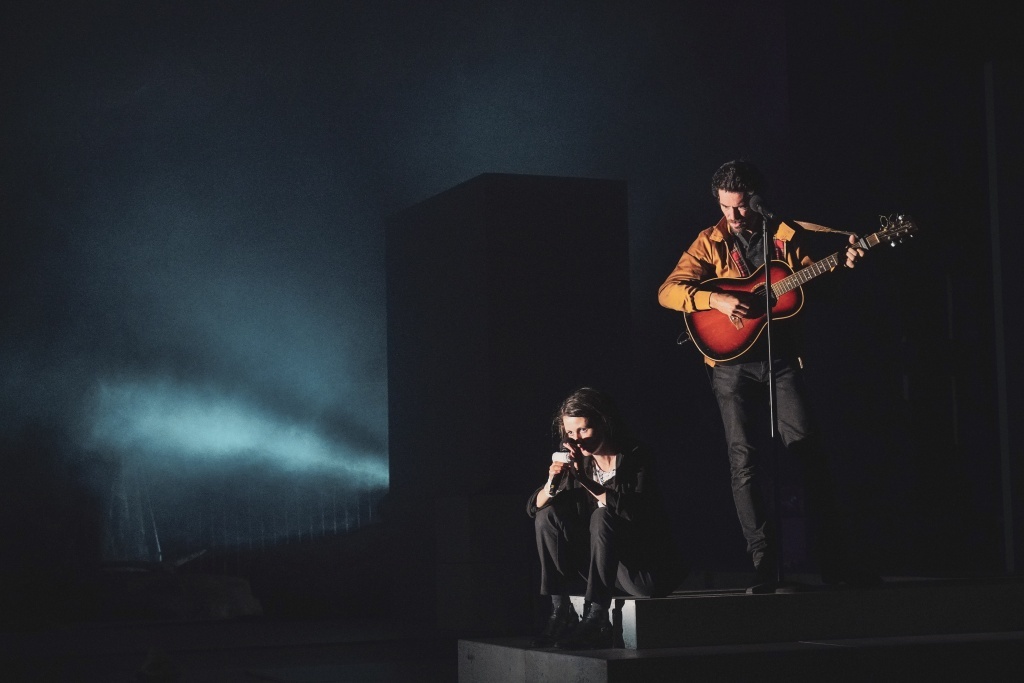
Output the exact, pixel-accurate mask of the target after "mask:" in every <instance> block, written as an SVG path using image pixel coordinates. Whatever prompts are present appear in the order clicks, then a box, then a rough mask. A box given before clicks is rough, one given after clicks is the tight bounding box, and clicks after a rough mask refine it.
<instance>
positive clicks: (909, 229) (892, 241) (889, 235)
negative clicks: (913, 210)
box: [872, 214, 917, 247]
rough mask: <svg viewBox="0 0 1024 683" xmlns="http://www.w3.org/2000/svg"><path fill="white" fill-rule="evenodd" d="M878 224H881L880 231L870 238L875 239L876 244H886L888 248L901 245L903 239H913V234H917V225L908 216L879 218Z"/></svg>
mask: <svg viewBox="0 0 1024 683" xmlns="http://www.w3.org/2000/svg"><path fill="white" fill-rule="evenodd" d="M878 220H879V222H880V223H881V224H882V229H881V230H879V231H878V232H876V233H875V234H874V235H872V237H874V238H877V242H878V243H880V242H888V244H889V246H891V247H895V246H896V245H897V244H901V243H902V242H903V240H904V239H906V238H908V237H913V235H914V233H915V232H917V224H916V223H914V220H913V219H912V218H911V217H910V216H905V215H903V214H896V215H894V216H879V217H878Z"/></svg>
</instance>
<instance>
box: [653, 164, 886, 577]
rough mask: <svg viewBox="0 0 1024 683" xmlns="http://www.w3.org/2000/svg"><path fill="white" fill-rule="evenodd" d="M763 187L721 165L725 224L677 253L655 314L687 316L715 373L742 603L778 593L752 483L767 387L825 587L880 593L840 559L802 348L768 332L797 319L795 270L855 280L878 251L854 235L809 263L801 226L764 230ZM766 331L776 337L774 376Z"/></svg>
mask: <svg viewBox="0 0 1024 683" xmlns="http://www.w3.org/2000/svg"><path fill="white" fill-rule="evenodd" d="M763 187H764V179H763V176H762V175H761V173H760V172H759V171H758V169H757V168H756V167H754V166H753V165H752V164H750V163H749V162H746V161H742V160H738V161H730V162H727V163H725V164H723V165H722V166H721V167H720V168H719V169H718V170H717V171H716V172H715V174H714V176H713V177H712V181H711V189H712V194H713V195H714V197H715V199H716V200H717V202H718V205H719V208H720V209H721V211H722V219H721V220H719V221H718V223H717V224H716V225H714V226H712V227H710V228H707V229H706V230H703V231H702V232H700V234H698V235H697V238H696V239H695V240H694V242H693V244H692V245H691V246H690V247H689V249H687V250H686V252H684V253H683V255H682V257H681V258H680V259H679V262H678V263H677V264H676V267H675V269H674V270H673V271H672V273H671V274H670V275H669V276H668V278H667V279H666V280H665V282H664V283H663V284H662V285H661V287H659V289H658V302H659V303H660V304H661V305H662V306H664V307H665V308H670V309H673V310H677V311H682V312H683V313H684V314H686V315H685V316H684V318H685V319H686V323H687V329H688V331H689V334H690V338H691V339H692V340H693V341H694V343H695V345H696V346H697V348H698V349H699V350H700V351H701V353H702V354H703V355H704V360H705V363H706V364H707V367H708V372H709V373H710V379H711V386H712V390H713V392H714V394H715V397H716V399H717V400H718V406H719V409H720V411H721V414H722V421H723V423H724V426H725V439H726V442H727V446H728V455H729V466H730V472H731V478H732V493H733V501H734V503H735V505H736V513H737V516H738V517H739V522H740V527H741V528H742V530H743V536H744V538H745V539H746V542H747V552H748V553H749V554H750V556H751V559H752V560H753V563H754V568H755V572H756V577H757V579H756V582H755V585H753V586H751V587H750V588H749V589H748V590H747V592H749V593H768V592H774V591H775V590H776V588H777V587H778V583H777V581H778V577H779V572H778V567H779V565H778V561H779V559H780V558H779V556H778V554H779V544H778V539H777V538H776V536H775V530H774V529H773V525H772V521H771V515H770V513H769V511H767V510H766V509H765V505H764V502H763V497H762V495H761V490H760V486H761V481H760V478H759V476H758V467H759V464H760V463H759V459H760V456H759V453H758V445H759V444H761V443H763V442H764V441H765V438H764V432H766V431H767V430H768V422H767V421H766V420H764V419H760V418H762V417H763V416H764V415H765V414H766V413H765V411H766V410H767V408H768V406H769V405H770V404H769V400H770V399H769V395H768V387H769V379H771V382H772V383H773V384H774V390H775V401H774V406H775V414H776V417H777V419H776V424H777V428H778V431H777V433H778V435H779V436H780V437H781V440H782V443H783V444H784V445H785V447H786V451H787V452H788V454H789V455H790V456H792V457H796V458H797V459H798V461H799V464H800V466H801V468H802V470H803V480H804V489H805V498H806V502H807V513H808V522H809V524H810V528H809V531H810V537H811V542H812V547H813V548H814V550H815V554H816V555H817V560H818V565H819V569H820V571H821V575H822V581H823V583H825V584H829V585H836V584H840V583H845V584H856V585H863V584H871V583H876V582H877V580H878V579H877V577H870V576H867V575H865V574H863V573H861V572H855V571H854V570H853V569H852V567H851V566H850V565H849V563H848V561H847V558H845V557H844V556H843V543H842V537H841V531H840V524H839V520H838V516H837V513H836V508H835V500H834V496H833V491H832V488H833V487H832V481H831V478H830V475H829V473H828V469H827V464H826V461H825V457H824V453H823V452H822V450H821V448H820V446H819V436H818V434H817V433H816V428H815V425H814V423H813V420H812V418H811V415H810V413H809V411H808V407H807V398H806V394H805V388H804V385H803V379H802V377H801V361H800V356H799V349H798V347H797V339H796V337H795V335H793V334H792V332H793V330H792V329H787V327H786V326H785V325H779V326H776V325H775V322H774V321H775V320H776V319H782V318H785V317H790V316H792V315H795V313H796V312H797V311H798V310H799V308H800V307H801V305H802V303H803V299H802V293H801V291H800V289H799V287H798V286H797V284H799V281H800V277H801V271H802V270H804V269H808V270H807V271H806V272H807V273H808V276H807V277H813V276H814V275H816V274H817V273H818V272H827V271H830V270H832V269H834V268H836V267H847V268H853V267H854V265H855V264H856V263H857V260H858V259H859V258H861V257H862V256H864V253H865V249H866V248H869V247H870V246H873V245H872V244H866V243H865V241H864V240H860V241H857V240H855V237H854V236H853V235H851V236H850V238H849V242H850V243H849V245H848V246H847V248H846V249H845V251H844V252H840V253H837V254H833V255H832V256H831V257H829V258H828V259H823V260H822V261H818V262H815V261H814V259H813V258H811V256H810V255H808V254H807V253H806V252H805V251H804V248H803V245H802V244H801V240H800V231H801V230H802V228H803V227H807V226H806V224H798V225H796V226H791V225H789V224H787V223H786V222H779V221H777V220H774V218H772V219H769V218H768V216H771V214H770V212H769V211H768V210H767V209H765V208H763V205H761V204H760V194H759V193H760V192H761V191H762V189H763ZM755 208H757V209H758V211H760V213H759V212H758V211H755ZM764 224H767V225H768V226H769V228H771V229H773V230H774V233H773V234H772V237H771V239H772V243H771V244H770V245H769V253H770V254H772V255H771V256H770V259H769V260H770V261H771V263H770V264H769V265H770V267H771V269H770V272H771V274H772V277H771V282H772V292H773V301H774V302H775V303H774V304H773V306H772V316H771V319H772V322H771V323H770V324H769V325H768V326H766V325H765V322H766V320H765V318H766V316H765V298H766V297H765V292H764V282H765V275H764V270H765V269H764V265H765V264H764V253H765V249H764V230H763V227H762V226H763V225H764ZM876 243H877V240H876ZM776 269H778V270H779V271H780V272H779V273H776V272H775V271H776ZM811 272H813V273H814V274H810V273H811ZM782 278H787V279H792V278H795V279H797V280H798V282H797V284H793V285H792V286H791V287H790V288H789V289H788V290H786V289H777V285H776V284H775V283H776V280H780V279H782ZM765 327H770V331H771V340H770V345H771V352H772V353H771V355H772V363H771V365H770V366H769V363H768V360H769V359H768V345H769V340H768V335H767V334H766V333H764V330H765Z"/></svg>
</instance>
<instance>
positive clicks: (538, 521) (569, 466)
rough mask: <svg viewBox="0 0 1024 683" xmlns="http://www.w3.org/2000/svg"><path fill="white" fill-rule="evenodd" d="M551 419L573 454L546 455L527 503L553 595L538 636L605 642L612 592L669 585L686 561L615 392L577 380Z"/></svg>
mask: <svg viewBox="0 0 1024 683" xmlns="http://www.w3.org/2000/svg"><path fill="white" fill-rule="evenodd" d="M552 428H553V431H555V432H556V433H557V434H558V436H559V440H560V442H561V444H562V446H563V447H564V448H565V450H566V455H567V459H568V460H569V462H565V463H563V462H552V463H551V466H550V467H549V468H548V480H547V483H545V484H544V485H543V486H541V487H540V488H539V489H537V490H536V491H535V492H534V493H533V495H532V496H530V500H529V502H528V504H527V514H529V515H530V516H531V517H533V518H534V527H535V531H536V537H537V552H538V554H539V555H540V566H541V586H540V592H541V595H548V596H551V616H550V617H549V618H548V620H547V622H546V624H545V627H544V630H543V632H542V633H541V634H540V635H539V636H538V637H537V638H536V639H535V640H534V645H535V646H536V647H551V646H552V645H553V646H555V647H558V648H562V649H585V648H597V647H611V646H612V631H611V624H610V622H609V619H608V609H609V607H610V606H611V602H612V595H613V594H614V593H616V592H619V593H620V594H621V593H626V594H629V595H633V596H637V597H661V596H664V595H667V594H669V593H671V592H672V591H673V590H674V589H675V587H676V586H678V585H679V583H680V582H681V581H682V580H683V579H684V578H685V577H686V573H687V571H688V569H687V567H686V566H685V564H684V562H683V561H682V559H681V557H680V554H679V552H678V548H677V547H676V544H675V542H674V539H673V536H672V533H671V525H670V523H669V519H668V516H667V514H666V512H665V508H664V506H663V503H662V500H661V496H660V493H659V491H658V482H657V478H656V474H655V472H654V471H653V457H652V455H651V453H650V452H649V451H648V450H647V449H646V448H644V447H643V446H642V445H641V444H640V443H638V442H637V441H636V440H635V439H634V438H633V437H632V435H631V434H630V433H629V429H628V428H627V426H626V424H625V423H624V421H623V420H622V418H621V417H620V415H619V412H618V410H617V409H616V407H615V405H614V403H613V401H612V399H611V397H609V396H608V395H607V394H605V393H603V392H601V391H598V390H596V389H591V388H582V389H578V390H577V391H575V392H573V393H572V395H570V396H569V397H568V398H567V399H565V401H563V402H562V405H561V406H560V407H559V409H558V411H557V412H556V413H555V416H554V420H553V423H552ZM584 587H585V588H584ZM579 591H585V592H584V596H585V602H584V612H583V618H582V620H581V619H580V618H579V616H578V615H577V614H576V611H575V609H573V606H572V603H571V602H570V600H569V594H570V592H577V593H578V592H579Z"/></svg>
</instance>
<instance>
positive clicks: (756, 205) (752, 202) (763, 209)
mask: <svg viewBox="0 0 1024 683" xmlns="http://www.w3.org/2000/svg"><path fill="white" fill-rule="evenodd" d="M747 204H748V205H749V206H750V208H751V209H753V210H754V211H757V212H758V213H759V214H761V215H762V216H764V217H765V218H775V213H774V212H773V211H772V210H771V209H769V208H768V207H767V206H766V205H765V203H764V200H763V199H761V195H759V194H752V195H750V199H748V200H747Z"/></svg>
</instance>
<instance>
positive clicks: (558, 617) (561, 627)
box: [531, 598, 580, 647]
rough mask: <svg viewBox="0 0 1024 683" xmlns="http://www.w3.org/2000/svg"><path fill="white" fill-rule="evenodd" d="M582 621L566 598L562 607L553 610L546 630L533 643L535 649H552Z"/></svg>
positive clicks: (545, 626)
mask: <svg viewBox="0 0 1024 683" xmlns="http://www.w3.org/2000/svg"><path fill="white" fill-rule="evenodd" d="M579 621H580V617H579V615H578V614H576V610H575V609H573V606H572V602H570V601H569V598H564V602H563V603H562V606H561V607H555V608H553V609H552V610H551V616H549V617H548V620H547V623H545V624H544V630H543V631H541V632H540V634H539V635H537V636H536V637H535V638H534V639H533V641H532V643H531V644H532V645H533V647H552V646H553V645H554V644H555V641H556V640H558V639H559V638H561V637H562V636H564V635H565V634H566V633H568V632H569V631H570V630H572V628H573V627H574V626H576V624H578V623H579Z"/></svg>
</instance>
